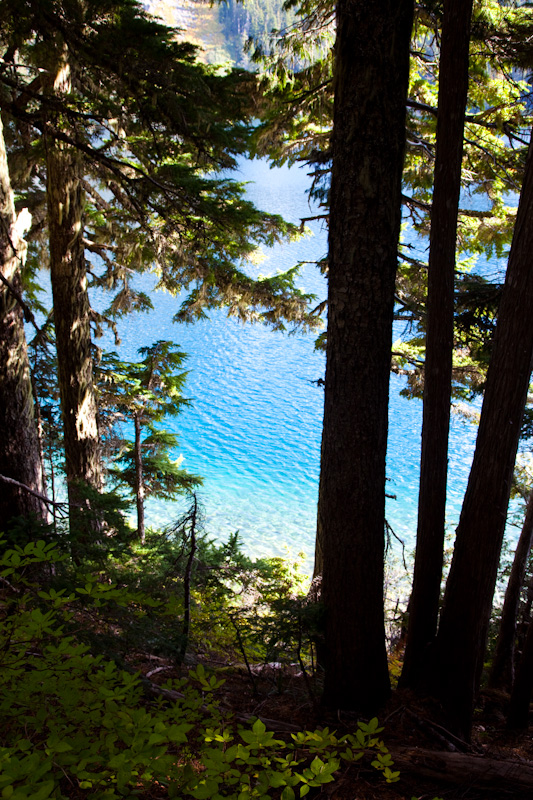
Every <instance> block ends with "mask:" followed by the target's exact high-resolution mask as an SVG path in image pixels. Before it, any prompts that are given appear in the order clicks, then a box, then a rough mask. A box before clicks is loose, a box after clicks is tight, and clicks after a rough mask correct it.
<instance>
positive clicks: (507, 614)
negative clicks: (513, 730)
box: [489, 492, 533, 690]
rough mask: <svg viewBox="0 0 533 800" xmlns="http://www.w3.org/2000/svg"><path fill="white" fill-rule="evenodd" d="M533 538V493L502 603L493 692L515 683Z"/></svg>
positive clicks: (492, 669)
mask: <svg viewBox="0 0 533 800" xmlns="http://www.w3.org/2000/svg"><path fill="white" fill-rule="evenodd" d="M532 538H533V492H531V494H530V495H529V498H528V501H527V506H526V515H525V518H524V524H523V525H522V530H521V532H520V538H519V539H518V544H517V546H516V552H515V555H514V559H513V566H512V567H511V574H510V575H509V583H508V584H507V590H506V592H505V599H504V601H503V608H502V618H501V620H500V630H499V632H498V639H497V642H496V650H495V652H494V658H493V659H492V667H491V670H490V675H489V686H490V687H491V688H492V689H508V690H509V689H510V688H511V686H512V685H513V681H514V650H515V638H516V619H517V615H518V606H519V604H520V593H521V591H522V586H523V585H524V579H525V577H526V570H527V562H528V558H529V553H530V550H531V541H532Z"/></svg>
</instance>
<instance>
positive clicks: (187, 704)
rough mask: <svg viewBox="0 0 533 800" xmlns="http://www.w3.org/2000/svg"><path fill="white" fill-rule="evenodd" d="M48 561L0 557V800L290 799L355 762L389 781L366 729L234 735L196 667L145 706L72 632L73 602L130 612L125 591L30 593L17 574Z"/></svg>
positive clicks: (375, 740)
mask: <svg viewBox="0 0 533 800" xmlns="http://www.w3.org/2000/svg"><path fill="white" fill-rule="evenodd" d="M57 557H58V556H57V552H56V551H55V549H54V547H53V545H52V544H49V543H48V544H47V543H45V542H44V541H40V542H35V543H34V542H29V543H27V544H25V545H24V547H22V546H15V547H11V548H9V549H6V550H5V551H4V552H3V554H2V556H1V558H0V578H1V586H0V613H1V619H0V715H1V718H2V722H3V724H2V729H1V732H0V796H1V797H2V798H5V799H6V800H30V799H31V800H46V799H47V798H57V799H58V800H61V799H62V798H69V797H73V796H76V797H78V796H80V797H83V796H86V797H90V798H94V799H95V800H96V799H97V798H118V797H124V796H129V797H131V796H135V795H142V794H143V792H145V791H146V790H147V789H149V788H150V787H153V786H155V785H156V784H157V785H159V786H163V787H166V790H167V792H168V795H169V796H170V797H184V796H189V797H192V798H196V799H197V800H202V798H213V800H217V799H218V798H229V800H248V798H260V797H280V798H282V800H292V798H295V797H304V796H305V795H306V794H307V793H308V792H309V790H310V789H311V788H313V787H320V786H322V785H323V784H325V783H329V782H331V781H333V780H334V779H335V775H336V773H337V771H338V770H339V769H340V766H341V763H342V762H343V761H347V762H352V761H357V760H359V759H362V758H363V756H364V755H365V754H366V753H367V752H369V753H370V754H371V758H372V761H371V763H372V765H373V766H374V767H375V768H376V769H377V770H379V771H380V772H381V773H382V775H383V777H384V779H385V780H386V781H388V782H392V781H395V780H397V779H398V773H397V772H395V771H394V770H393V764H392V761H391V758H390V755H389V753H388V751H387V749H386V747H385V746H384V744H383V742H382V741H381V740H380V739H379V737H378V734H379V733H380V732H381V730H382V729H381V728H379V727H378V723H377V720H371V721H370V722H369V723H368V724H365V723H359V726H358V729H357V731H356V732H355V734H353V735H351V734H349V735H344V736H340V737H338V736H337V735H336V734H335V733H334V732H331V731H329V730H328V729H327V728H326V729H324V730H317V731H314V732H309V731H303V732H300V733H297V734H293V735H292V736H291V739H290V741H288V742H286V741H284V740H283V739H278V738H275V736H274V734H273V733H272V732H270V731H268V730H267V729H266V727H265V725H264V724H263V723H262V722H261V721H260V720H256V721H252V722H251V723H250V725H249V726H235V724H233V723H232V722H231V720H230V719H226V718H224V717H223V716H222V715H221V713H220V712H219V711H218V710H217V704H216V701H215V699H214V694H213V693H214V692H216V691H217V690H218V688H219V687H220V685H221V681H220V680H218V679H217V678H216V676H214V675H208V674H207V673H206V671H205V670H204V668H203V667H202V666H201V665H199V666H198V667H197V668H196V669H195V670H193V671H190V672H189V673H188V675H187V676H186V677H184V678H182V679H181V680H178V681H173V682H169V683H168V684H167V685H165V687H164V689H165V690H166V692H167V696H168V692H169V691H172V692H174V693H176V694H174V695H173V697H175V698H176V699H175V701H174V702H172V703H168V702H167V701H164V700H163V699H158V700H157V701H154V700H153V699H152V700H151V701H148V699H147V698H145V697H144V694H143V683H142V680H141V679H140V677H139V676H138V675H132V674H130V673H128V672H126V671H123V670H120V669H119V668H118V667H117V665H116V664H115V663H113V662H111V661H108V660H105V659H104V657H103V656H102V655H96V656H95V655H93V654H92V653H91V652H90V650H89V648H88V646H87V645H86V644H83V643H80V642H79V641H78V640H77V639H76V636H75V635H73V634H72V631H74V630H75V625H76V624H78V625H79V626H81V625H82V624H83V618H82V617H78V616H77V613H78V612H77V611H76V608H77V602H78V600H77V598H83V600H84V602H87V601H90V602H92V604H93V605H95V606H96V607H99V604H100V605H101V604H104V605H105V604H106V603H109V602H110V598H112V601H113V602H114V603H116V604H117V605H120V604H126V603H130V602H135V601H136V595H135V593H131V592H128V591H127V590H123V589H119V588H117V587H116V586H112V585H108V584H107V585H106V584H103V583H100V582H98V581H96V580H87V581H86V582H85V584H84V585H83V586H80V587H77V588H76V590H75V591H73V592H72V593H67V592H66V591H65V590H64V589H60V590H58V589H56V588H54V587H50V586H48V587H47V588H46V589H45V588H42V589H41V588H40V587H39V586H36V585H34V584H32V583H31V580H29V578H28V574H27V573H28V571H30V572H31V568H32V567H33V566H34V565H35V564H41V565H42V564H50V563H52V562H53V561H54V559H56V558H57ZM60 558H61V557H60ZM63 558H64V556H63ZM73 609H74V610H73ZM66 626H69V628H70V632H71V635H67V634H66V633H65V628H66Z"/></svg>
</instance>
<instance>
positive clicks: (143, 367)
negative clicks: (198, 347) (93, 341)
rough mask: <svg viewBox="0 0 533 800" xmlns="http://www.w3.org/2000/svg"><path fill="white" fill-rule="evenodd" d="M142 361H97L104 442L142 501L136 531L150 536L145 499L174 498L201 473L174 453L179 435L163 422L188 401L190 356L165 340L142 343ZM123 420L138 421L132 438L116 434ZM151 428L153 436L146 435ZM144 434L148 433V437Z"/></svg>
mask: <svg viewBox="0 0 533 800" xmlns="http://www.w3.org/2000/svg"><path fill="white" fill-rule="evenodd" d="M139 355H140V356H142V357H143V358H142V359H141V360H140V361H139V362H136V363H135V362H133V363H129V362H123V361H120V359H119V358H118V356H117V355H116V353H109V354H105V355H104V356H103V358H102V360H101V362H100V364H99V366H98V376H99V400H100V406H101V417H103V419H102V423H103V424H102V427H103V429H104V432H105V434H104V443H105V444H106V445H107V451H108V457H109V458H110V460H111V466H110V472H111V474H112V476H113V478H114V479H115V480H116V481H117V482H118V483H123V484H126V485H127V486H128V487H129V488H130V489H131V491H132V492H133V494H134V497H135V501H136V506H137V535H138V537H139V539H140V540H141V542H142V543H143V544H144V541H145V521H144V504H145V498H147V497H149V496H152V497H156V498H164V499H171V498H173V497H175V495H176V494H180V493H183V492H188V491H190V490H191V489H193V488H194V487H195V486H198V484H200V483H201V482H202V481H201V478H199V477H198V476H197V475H191V474H190V473H188V472H187V471H186V470H184V469H182V468H181V467H180V463H181V462H180V459H177V460H172V459H171V458H170V455H169V452H170V450H171V449H175V448H176V447H177V444H178V437H177V436H176V435H175V434H172V433H170V432H168V431H166V430H165V429H164V428H163V429H162V428H161V427H160V425H161V424H163V423H164V422H165V420H166V418H167V417H170V416H177V415H178V414H179V413H180V411H181V409H182V407H183V406H184V405H187V404H188V402H189V401H188V400H186V399H185V398H184V397H183V395H182V389H183V384H184V382H185V378H186V376H187V373H186V372H182V371H180V372H178V371H177V370H181V368H182V365H183V362H184V360H185V358H186V355H185V354H184V353H182V352H181V350H180V349H179V348H177V347H176V346H175V345H174V344H173V343H172V342H166V341H160V342H156V343H155V344H153V345H152V346H151V347H142V348H141V349H140V350H139ZM120 423H129V424H130V425H131V424H132V423H133V428H134V440H133V442H132V441H131V440H128V439H124V438H123V437H122V436H120V435H119V436H117V428H118V426H119V425H120ZM146 432H148V435H144V434H145V433H146ZM143 435H144V437H143Z"/></svg>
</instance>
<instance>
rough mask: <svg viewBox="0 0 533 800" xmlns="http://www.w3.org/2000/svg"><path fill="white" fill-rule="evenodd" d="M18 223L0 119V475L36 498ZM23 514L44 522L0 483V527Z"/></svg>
mask: <svg viewBox="0 0 533 800" xmlns="http://www.w3.org/2000/svg"><path fill="white" fill-rule="evenodd" d="M22 219H23V218H22V217H21V218H20V219H19V220H17V219H16V217H15V205H14V202H13V192H12V189H11V184H10V180H9V170H8V165H7V156H6V150H5V143H4V136H3V128H2V121H1V119H0V272H1V274H2V281H1V282H0V431H1V435H0V474H2V475H5V476H6V477H8V478H12V479H13V480H15V481H18V482H19V483H21V484H23V485H24V486H27V487H28V488H29V489H31V490H32V491H34V492H39V493H42V492H43V475H42V460H41V451H40V441H39V434H38V428H37V422H36V419H35V413H34V402H33V393H32V384H31V375H30V365H29V361H28V353H27V349H26V337H25V334H24V318H23V313H22V308H21V306H20V304H19V303H18V302H17V299H16V296H15V295H16V294H18V295H19V296H20V293H21V288H22V287H21V282H20V266H21V263H22V262H23V260H24V257H25V254H26V247H25V244H24V241H23V238H22V235H23V230H22V229H21V228H22V227H23V226H22ZM6 282H7V283H6ZM10 287H11V288H10ZM12 290H13V291H12ZM29 514H36V515H37V516H38V517H42V518H43V519H46V518H47V514H46V509H45V506H44V505H43V503H42V501H41V500H39V499H38V498H37V497H35V495H33V494H31V493H30V492H27V491H25V490H24V489H22V488H20V487H18V486H16V485H14V484H8V483H2V484H1V485H0V520H1V524H2V525H5V523H6V522H7V521H8V520H9V519H10V518H11V517H15V516H18V515H23V516H28V515H29Z"/></svg>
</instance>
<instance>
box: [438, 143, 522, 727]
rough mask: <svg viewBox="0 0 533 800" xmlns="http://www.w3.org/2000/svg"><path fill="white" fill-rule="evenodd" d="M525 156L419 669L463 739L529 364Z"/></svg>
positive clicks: (476, 685)
mask: <svg viewBox="0 0 533 800" xmlns="http://www.w3.org/2000/svg"><path fill="white" fill-rule="evenodd" d="M532 252H533V148H532V147H531V146H530V148H529V153H528V157H527V163H526V170H525V175H524V184H523V187H522V193H521V196H520V203H519V207H518V213H517V219H516V225H515V231H514V236H513V242H512V245H511V252H510V255H509V265H508V268H507V276H506V280H505V285H504V288H503V293H502V299H501V302H500V308H499V311H498V324H497V327H496V333H495V337H494V344H493V350H492V357H491V361H490V366H489V371H488V374H487V385H486V389H485V397H484V400H483V406H482V410H481V418H480V423H479V431H478V435H477V442H476V451H475V454H474V461H473V464H472V469H471V471H470V477H469V481H468V487H467V490H466V493H465V498H464V502H463V508H462V511H461V518H460V520H459V526H458V528H457V536H456V542H455V549H454V554H453V560H452V564H451V568H450V574H449V577H448V580H447V583H446V592H445V597H444V606H443V609H442V613H441V619H440V625H439V632H438V636H437V639H436V643H435V646H434V647H432V648H431V656H430V659H429V664H428V668H427V672H426V674H427V682H428V686H429V688H430V691H431V693H432V694H433V696H435V697H438V698H440V700H441V701H442V703H443V707H444V709H445V712H446V714H447V716H448V719H449V726H451V727H452V729H453V730H454V731H455V732H457V733H459V734H460V735H461V736H462V737H463V738H469V737H470V733H471V727H472V713H473V707H474V699H475V695H476V692H477V690H478V688H479V681H480V677H481V669H482V666H483V657H484V654H485V647H486V640H487V629H488V623H489V618H490V612H491V608H492V597H493V594H494V587H495V584H496V578H497V571H498V564H499V558H500V551H501V545H502V540H503V533H504V529H505V521H506V516H507V506H508V502H509V494H510V489H511V481H512V477H513V468H514V463H515V458H516V451H517V447H518V439H519V436H520V424H521V420H522V416H523V412H524V407H525V403H526V399H527V391H528V387H529V380H530V374H531V365H532V356H533V326H532V325H531V320H532V319H533V270H532V269H531V253H532Z"/></svg>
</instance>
